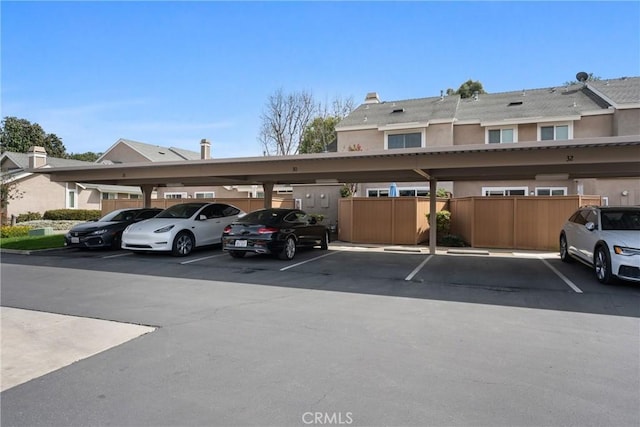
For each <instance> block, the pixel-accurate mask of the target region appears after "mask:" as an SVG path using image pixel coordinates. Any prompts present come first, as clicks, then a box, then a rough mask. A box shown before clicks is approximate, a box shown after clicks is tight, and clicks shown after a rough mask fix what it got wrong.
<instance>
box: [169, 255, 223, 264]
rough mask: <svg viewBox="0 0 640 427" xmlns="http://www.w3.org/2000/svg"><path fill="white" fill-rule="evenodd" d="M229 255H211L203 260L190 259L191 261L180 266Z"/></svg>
mask: <svg viewBox="0 0 640 427" xmlns="http://www.w3.org/2000/svg"><path fill="white" fill-rule="evenodd" d="M226 255H227V254H218V255H210V256H205V257H202V258H196V259H190V260H189V261H182V262H181V263H180V264H191V263H192V262H198V261H203V260H205V259H211V258H218V257H221V256H226Z"/></svg>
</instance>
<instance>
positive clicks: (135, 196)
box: [129, 194, 142, 199]
mask: <svg viewBox="0 0 640 427" xmlns="http://www.w3.org/2000/svg"><path fill="white" fill-rule="evenodd" d="M129 198H130V199H142V194H129Z"/></svg>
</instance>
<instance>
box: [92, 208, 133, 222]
mask: <svg viewBox="0 0 640 427" xmlns="http://www.w3.org/2000/svg"><path fill="white" fill-rule="evenodd" d="M135 216H136V213H135V211H113V212H109V213H108V214H106V215H105V216H103V217H102V218H100V219H99V220H98V221H99V222H122V221H131V220H132V219H133V218H135Z"/></svg>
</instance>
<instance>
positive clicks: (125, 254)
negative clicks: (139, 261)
mask: <svg viewBox="0 0 640 427" xmlns="http://www.w3.org/2000/svg"><path fill="white" fill-rule="evenodd" d="M132 254H133V252H126V253H123V254H117V255H109V256H103V257H102V259H107V258H118V257H121V256H129V255H132Z"/></svg>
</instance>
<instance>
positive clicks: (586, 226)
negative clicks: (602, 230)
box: [584, 221, 596, 231]
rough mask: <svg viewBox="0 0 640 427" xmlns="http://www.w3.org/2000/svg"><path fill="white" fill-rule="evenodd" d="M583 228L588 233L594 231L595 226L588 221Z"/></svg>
mask: <svg viewBox="0 0 640 427" xmlns="http://www.w3.org/2000/svg"><path fill="white" fill-rule="evenodd" d="M584 228H586V229H587V230H589V231H593V230H595V229H596V225H595V224H594V223H593V222H591V221H589V222H588V223H586V224H585V225H584Z"/></svg>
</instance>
